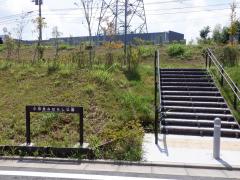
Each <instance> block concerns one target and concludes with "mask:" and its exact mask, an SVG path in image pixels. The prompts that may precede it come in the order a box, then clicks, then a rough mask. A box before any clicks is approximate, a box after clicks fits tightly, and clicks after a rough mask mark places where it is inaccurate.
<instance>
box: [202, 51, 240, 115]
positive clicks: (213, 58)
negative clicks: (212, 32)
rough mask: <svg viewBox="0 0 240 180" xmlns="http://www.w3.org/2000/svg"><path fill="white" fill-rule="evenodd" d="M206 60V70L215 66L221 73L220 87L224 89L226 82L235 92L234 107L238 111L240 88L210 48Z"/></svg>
mask: <svg viewBox="0 0 240 180" xmlns="http://www.w3.org/2000/svg"><path fill="white" fill-rule="evenodd" d="M205 58H206V68H207V69H210V68H211V65H212V64H213V65H215V67H216V69H217V70H218V72H219V73H220V75H221V81H220V85H221V86H222V87H223V85H224V80H225V81H226V82H227V85H228V86H229V87H230V89H231V91H232V92H233V98H234V99H233V107H234V109H235V110H237V104H238V101H240V90H239V88H238V85H237V84H236V83H234V81H233V80H232V79H231V77H230V76H229V75H228V73H227V72H226V71H225V69H224V67H223V65H221V64H220V62H219V61H218V60H217V58H216V56H215V55H214V54H213V52H212V50H211V49H210V48H208V49H207V51H206V53H205Z"/></svg>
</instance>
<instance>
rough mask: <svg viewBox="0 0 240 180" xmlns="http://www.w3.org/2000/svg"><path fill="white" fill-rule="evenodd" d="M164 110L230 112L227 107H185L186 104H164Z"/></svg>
mask: <svg viewBox="0 0 240 180" xmlns="http://www.w3.org/2000/svg"><path fill="white" fill-rule="evenodd" d="M163 110H164V111H169V112H192V113H215V114H231V112H230V110H229V109H228V108H206V107H186V106H164V108H163Z"/></svg>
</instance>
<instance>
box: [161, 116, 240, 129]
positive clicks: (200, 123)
mask: <svg viewBox="0 0 240 180" xmlns="http://www.w3.org/2000/svg"><path fill="white" fill-rule="evenodd" d="M162 125H164V126H189V127H212V128H213V127H214V121H213V120H192V119H170V118H166V119H163V120H162ZM221 127H222V128H228V129H238V128H239V125H238V124H237V123H236V122H228V121H222V122H221Z"/></svg>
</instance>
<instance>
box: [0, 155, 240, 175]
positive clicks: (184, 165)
mask: <svg viewBox="0 0 240 180" xmlns="http://www.w3.org/2000/svg"><path fill="white" fill-rule="evenodd" d="M0 160H6V161H7V160H9V161H19V162H24V161H32V163H34V162H37V163H56V162H58V163H61V164H73V165H74V164H75V165H77V164H82V163H88V164H107V165H118V166H121V165H125V166H153V167H170V168H171V167H172V168H193V169H215V170H231V171H232V170H236V171H240V166H231V165H227V164H226V165H207V164H206V165H202V164H191V163H169V162H144V161H140V162H130V161H114V160H87V159H83V160H78V159H61V158H43V157H17V156H14V157H6V156H3V157H1V156H0Z"/></svg>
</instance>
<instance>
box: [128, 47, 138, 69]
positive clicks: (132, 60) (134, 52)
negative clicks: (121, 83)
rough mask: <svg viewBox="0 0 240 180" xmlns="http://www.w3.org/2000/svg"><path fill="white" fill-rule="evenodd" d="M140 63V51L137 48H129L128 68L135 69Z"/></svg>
mask: <svg viewBox="0 0 240 180" xmlns="http://www.w3.org/2000/svg"><path fill="white" fill-rule="evenodd" d="M139 63H140V52H139V50H138V49H137V48H134V47H132V46H130V47H129V48H128V70H129V71H135V70H136V69H137V67H138V65H139Z"/></svg>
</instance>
